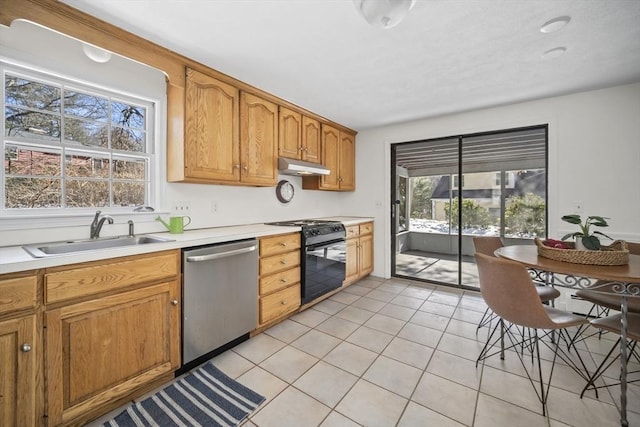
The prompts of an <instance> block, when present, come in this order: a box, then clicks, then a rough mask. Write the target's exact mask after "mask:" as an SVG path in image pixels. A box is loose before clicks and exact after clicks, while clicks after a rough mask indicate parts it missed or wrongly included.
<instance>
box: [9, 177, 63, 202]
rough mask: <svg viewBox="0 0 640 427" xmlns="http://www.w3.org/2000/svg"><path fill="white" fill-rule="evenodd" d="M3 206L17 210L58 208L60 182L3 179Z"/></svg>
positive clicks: (54, 180)
mask: <svg viewBox="0 0 640 427" xmlns="http://www.w3.org/2000/svg"><path fill="white" fill-rule="evenodd" d="M4 190H5V206H6V207H7V209H18V208H58V207H60V180H59V179H42V178H5V187H4Z"/></svg>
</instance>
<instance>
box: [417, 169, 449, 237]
mask: <svg viewBox="0 0 640 427" xmlns="http://www.w3.org/2000/svg"><path fill="white" fill-rule="evenodd" d="M449 183H450V176H449V175H433V176H419V177H412V178H411V180H410V186H411V215H410V216H409V217H410V223H409V230H411V231H424V232H430V233H449V211H448V206H449V200H450V197H451V190H450V188H449Z"/></svg>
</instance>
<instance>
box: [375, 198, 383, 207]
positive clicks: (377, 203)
mask: <svg viewBox="0 0 640 427" xmlns="http://www.w3.org/2000/svg"><path fill="white" fill-rule="evenodd" d="M381 207H382V202H381V201H380V200H378V201H377V202H376V208H381Z"/></svg>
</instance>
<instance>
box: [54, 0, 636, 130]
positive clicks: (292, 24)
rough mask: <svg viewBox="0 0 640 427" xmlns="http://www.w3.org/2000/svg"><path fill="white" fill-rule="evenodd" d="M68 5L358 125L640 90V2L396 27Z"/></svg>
mask: <svg viewBox="0 0 640 427" xmlns="http://www.w3.org/2000/svg"><path fill="white" fill-rule="evenodd" d="M63 2H64V3H67V4H69V5H71V6H73V7H76V8H78V9H80V10H83V11H85V12H87V13H89V14H91V15H94V16H97V17H99V18H101V19H103V20H105V21H107V22H110V23H112V24H115V25H117V26H119V27H121V28H124V29H126V30H128V31H130V32H133V33H135V34H138V35H140V36H142V37H144V38H146V39H149V40H152V41H154V42H156V43H158V44H160V45H162V46H165V47H167V48H169V49H172V50H174V51H176V52H179V53H181V54H183V55H185V56H188V57H190V58H192V59H194V60H196V61H199V62H201V63H203V64H206V65H208V66H210V67H212V68H215V69H217V70H219V71H221V72H223V73H226V74H228V75H231V76H233V77H235V78H237V79H239V80H242V81H244V82H246V83H249V84H251V85H254V86H256V87H259V88H261V89H263V90H266V91H267V92H269V93H272V94H274V95H276V96H279V97H280V98H283V99H286V100H288V101H290V102H293V103H295V104H297V105H299V106H302V107H304V108H306V109H308V110H311V111H313V112H315V113H318V114H320V115H322V116H324V117H326V118H328V119H331V120H334V121H336V122H338V123H341V124H344V125H346V126H349V127H351V128H353V129H355V130H363V129H366V128H371V127H375V126H380V125H387V124H392V123H399V122H404V121H409V120H414V119H419V118H426V117H432V116H437V115H442V114H448V113H453V112H459V111H466V110H472V109H478V108H484V107H490V106H495V105H502V104H509V103H514V102H520V101H526V100H532V99H537V98H544V97H548V96H554V95H560V94H568V93H573V92H580V91H584V90H590V89H596V88H602V87H607V86H613V85H618V84H624V83H631V82H636V81H640V0H417V1H416V5H415V6H414V8H413V10H412V11H411V12H410V13H409V15H408V16H407V18H406V19H405V20H404V21H403V22H402V23H400V24H399V25H398V26H397V27H394V28H391V29H388V30H382V29H377V28H374V27H371V26H369V25H368V24H367V23H366V22H365V21H364V19H363V18H362V17H360V16H359V15H358V14H357V13H356V10H355V7H354V5H353V2H352V1H351V0H135V1H132V0H101V1H95V0H63ZM562 15H568V16H570V17H571V21H570V23H569V24H568V25H567V26H566V27H564V28H562V29H561V30H559V31H557V32H554V33H551V34H544V33H542V32H540V26H541V25H542V24H544V23H545V22H547V21H549V20H550V19H553V18H556V17H558V16H562ZM559 46H564V47H566V48H567V52H566V54H565V55H563V56H561V57H559V58H556V59H552V60H549V59H542V57H541V56H542V54H543V53H544V52H545V51H547V50H549V49H552V48H555V47H559Z"/></svg>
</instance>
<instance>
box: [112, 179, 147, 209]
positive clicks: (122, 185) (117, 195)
mask: <svg viewBox="0 0 640 427" xmlns="http://www.w3.org/2000/svg"><path fill="white" fill-rule="evenodd" d="M145 187H146V184H144V183H137V182H114V183H113V204H114V206H140V205H144V204H146V201H145V198H144V195H145Z"/></svg>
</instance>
